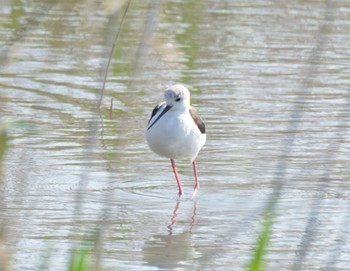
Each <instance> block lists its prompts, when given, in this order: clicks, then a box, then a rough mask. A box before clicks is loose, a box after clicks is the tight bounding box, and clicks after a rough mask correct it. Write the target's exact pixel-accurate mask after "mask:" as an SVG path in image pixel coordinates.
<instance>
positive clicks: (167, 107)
mask: <svg viewBox="0 0 350 271" xmlns="http://www.w3.org/2000/svg"><path fill="white" fill-rule="evenodd" d="M172 107H173V106H170V105H167V106H166V107H165V108H164V110H163V112H162V113H160V115H159V116H158V118H156V120H155V121H153V123H152V124H151V125H150V126H149V127H148V129H147V130H149V129H151V127H152V126H153V125H154V124H155V123H156V122H157V121H158V120H159V119H160V118H161V117H162V116H163V115H164V114H165V113H166V112H168V111H169V110H170V108H172Z"/></svg>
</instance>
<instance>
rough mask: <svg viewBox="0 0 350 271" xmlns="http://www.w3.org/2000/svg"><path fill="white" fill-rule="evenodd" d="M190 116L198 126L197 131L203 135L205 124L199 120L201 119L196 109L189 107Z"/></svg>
mask: <svg viewBox="0 0 350 271" xmlns="http://www.w3.org/2000/svg"><path fill="white" fill-rule="evenodd" d="M190 115H191V117H192V119H193V120H194V123H195V124H196V125H197V126H198V129H199V131H201V133H202V134H205V124H204V122H203V120H202V119H201V117H200V116H199V114H198V111H197V109H195V108H194V107H192V106H191V107H190Z"/></svg>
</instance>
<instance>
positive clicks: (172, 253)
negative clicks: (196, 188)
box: [143, 200, 200, 270]
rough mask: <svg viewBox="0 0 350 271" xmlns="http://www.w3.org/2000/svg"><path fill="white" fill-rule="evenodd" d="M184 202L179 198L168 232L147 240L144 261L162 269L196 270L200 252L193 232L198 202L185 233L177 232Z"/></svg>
mask: <svg viewBox="0 0 350 271" xmlns="http://www.w3.org/2000/svg"><path fill="white" fill-rule="evenodd" d="M182 203H183V202H182V201H180V200H178V201H177V202H176V204H175V207H174V209H173V212H172V214H171V218H170V223H169V225H168V226H167V228H168V232H167V234H165V235H162V234H157V235H153V236H152V237H151V238H150V240H148V241H146V242H145V245H144V248H143V254H144V261H145V262H146V264H147V265H149V266H156V267H158V268H160V269H174V268H179V267H184V268H188V267H190V266H191V269H192V270H195V269H196V268H195V267H196V266H197V265H198V262H197V259H198V258H199V257H200V254H199V253H197V252H196V251H195V249H194V245H193V240H192V232H193V228H194V225H195V219H196V215H197V202H196V200H194V201H193V210H192V216H191V222H190V226H189V229H188V230H187V231H185V232H183V233H179V234H175V233H174V229H175V226H176V223H177V218H178V215H179V214H180V207H181V204H182Z"/></svg>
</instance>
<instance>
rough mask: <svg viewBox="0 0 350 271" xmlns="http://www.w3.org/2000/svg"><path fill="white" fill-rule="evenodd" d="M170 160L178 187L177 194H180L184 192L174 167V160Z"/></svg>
mask: <svg viewBox="0 0 350 271" xmlns="http://www.w3.org/2000/svg"><path fill="white" fill-rule="evenodd" d="M170 161H171V165H172V166H173V170H174V174H175V178H176V182H177V186H178V187H179V196H182V195H183V193H184V192H183V190H182V186H181V182H180V178H179V174H178V173H177V169H176V166H175V161H174V159H170Z"/></svg>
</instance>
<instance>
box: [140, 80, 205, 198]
mask: <svg viewBox="0 0 350 271" xmlns="http://www.w3.org/2000/svg"><path fill="white" fill-rule="evenodd" d="M164 97H165V102H162V103H159V104H158V105H157V106H156V107H155V108H154V110H153V112H152V115H151V118H150V120H149V122H148V127H147V130H146V134H145V136H146V140H147V143H148V145H149V147H150V149H151V150H152V151H153V152H155V153H156V154H158V155H160V156H163V157H166V158H169V159H171V163H172V166H173V170H174V173H175V177H176V180H177V182H178V186H179V194H180V195H182V193H183V191H182V187H181V183H180V179H179V178H178V173H177V170H176V167H175V161H174V159H189V160H190V161H191V162H192V164H193V168H194V172H195V177H196V186H195V189H196V190H197V189H198V188H199V183H198V177H197V172H196V164H195V158H196V157H197V155H198V153H199V151H200V149H201V148H202V147H203V145H204V144H205V141H206V134H205V125H204V123H203V121H202V120H201V118H200V117H199V115H198V112H197V110H196V109H194V108H193V107H192V106H191V105H190V92H189V91H188V89H187V88H186V87H184V86H182V85H179V84H177V85H174V86H172V87H170V88H169V89H167V90H166V91H165V94H164Z"/></svg>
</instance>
